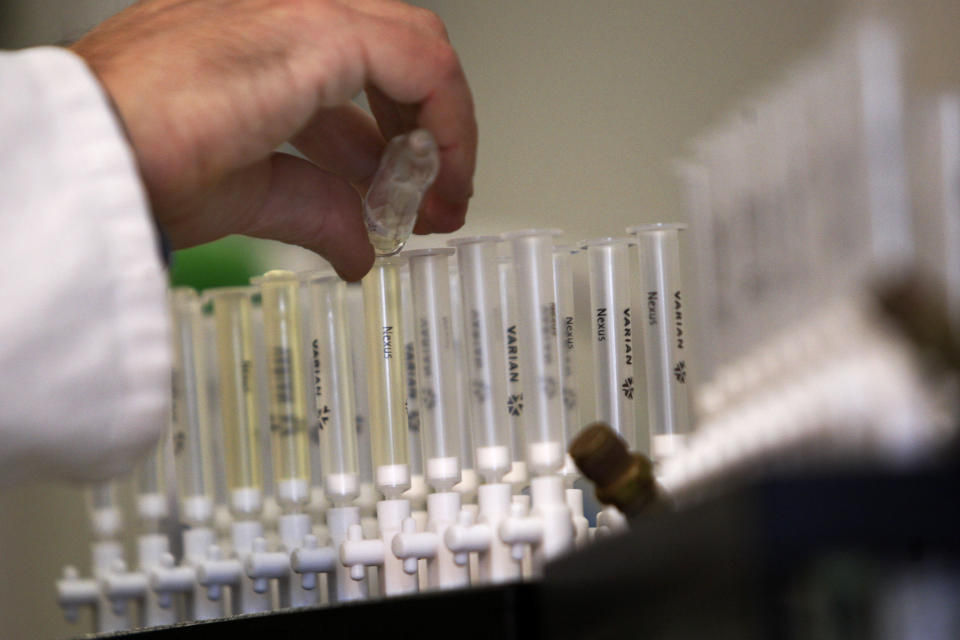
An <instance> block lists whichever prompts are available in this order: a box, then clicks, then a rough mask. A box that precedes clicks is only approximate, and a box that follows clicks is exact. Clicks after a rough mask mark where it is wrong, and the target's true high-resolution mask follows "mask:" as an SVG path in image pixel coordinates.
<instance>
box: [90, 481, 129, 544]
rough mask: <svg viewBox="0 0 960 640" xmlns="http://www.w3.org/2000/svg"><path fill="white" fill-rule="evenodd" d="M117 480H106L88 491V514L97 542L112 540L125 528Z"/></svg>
mask: <svg viewBox="0 0 960 640" xmlns="http://www.w3.org/2000/svg"><path fill="white" fill-rule="evenodd" d="M117 489H118V485H117V481H116V480H106V481H103V482H98V483H96V484H93V485H91V486H90V487H89V488H88V489H87V512H88V513H89V515H90V525H91V528H92V529H93V537H94V539H95V540H112V539H114V538H116V537H117V536H118V535H119V534H120V529H121V528H122V527H123V514H122V511H121V510H120V496H119V495H118V490H117Z"/></svg>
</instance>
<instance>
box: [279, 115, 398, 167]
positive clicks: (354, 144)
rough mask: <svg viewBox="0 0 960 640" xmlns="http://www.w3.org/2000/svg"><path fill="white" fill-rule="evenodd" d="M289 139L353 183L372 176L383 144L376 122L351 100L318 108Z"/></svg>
mask: <svg viewBox="0 0 960 640" xmlns="http://www.w3.org/2000/svg"><path fill="white" fill-rule="evenodd" d="M290 142H291V143H292V144H293V146H295V147H296V148H297V149H298V150H299V151H300V152H301V153H302V154H303V155H305V156H307V157H308V158H309V159H310V161H311V162H313V163H314V164H315V165H317V166H318V167H320V168H321V169H323V170H324V171H329V172H330V173H335V174H337V175H339V176H342V177H343V178H344V179H345V180H347V181H348V182H350V183H351V184H353V185H355V186H359V185H363V184H365V183H366V182H367V181H368V180H369V179H370V177H371V176H373V174H374V172H376V170H377V165H378V164H379V163H380V155H381V154H382V153H383V148H384V146H385V143H384V138H383V136H382V135H380V131H379V130H378V129H377V123H376V122H375V121H374V120H373V118H371V117H370V115H369V114H368V113H367V112H366V111H364V110H363V109H361V108H360V107H358V106H357V105H355V104H353V103H347V104H345V105H341V106H338V107H327V108H323V109H320V110H319V111H317V113H316V114H314V116H313V118H311V119H310V122H308V123H307V125H306V126H305V127H303V129H301V130H300V132H299V133H297V134H296V135H295V136H294V137H293V138H292V139H291V140H290Z"/></svg>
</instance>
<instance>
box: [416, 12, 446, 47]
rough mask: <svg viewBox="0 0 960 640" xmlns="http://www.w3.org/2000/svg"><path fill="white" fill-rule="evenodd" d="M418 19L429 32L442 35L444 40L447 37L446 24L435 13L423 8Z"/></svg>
mask: <svg viewBox="0 0 960 640" xmlns="http://www.w3.org/2000/svg"><path fill="white" fill-rule="evenodd" d="M419 20H420V22H421V23H422V24H423V26H424V27H425V28H426V29H428V30H429V31H430V32H431V33H434V34H436V35H438V36H440V37H442V38H443V39H444V40H446V39H447V26H446V25H445V24H444V22H443V19H442V18H441V17H440V16H438V15H437V14H436V13H434V12H433V11H430V10H429V9H423V10H421V12H420V16H419Z"/></svg>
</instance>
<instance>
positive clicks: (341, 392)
mask: <svg viewBox="0 0 960 640" xmlns="http://www.w3.org/2000/svg"><path fill="white" fill-rule="evenodd" d="M305 280H306V286H307V295H308V296H309V297H310V305H311V308H312V310H313V313H312V315H311V319H310V320H311V321H310V327H309V329H308V331H309V338H308V339H309V343H310V350H311V355H312V365H313V392H314V399H315V404H314V406H315V407H316V412H315V414H314V419H315V420H316V421H317V426H318V428H319V431H320V452H321V455H322V469H323V486H324V490H325V491H326V494H327V497H328V498H329V499H330V501H331V502H332V503H333V504H334V505H335V506H338V507H341V506H347V505H349V504H350V502H351V501H352V500H353V499H354V498H356V497H357V495H358V493H359V491H360V476H359V471H358V457H357V429H356V419H357V412H356V409H355V405H354V388H353V366H352V358H351V353H350V344H351V341H350V329H349V327H348V326H347V321H346V289H347V286H346V284H345V283H344V282H343V280H341V279H340V278H339V277H338V276H337V275H336V274H335V273H333V272H330V271H327V272H324V273H320V274H312V275H310V276H307V277H306V278H305Z"/></svg>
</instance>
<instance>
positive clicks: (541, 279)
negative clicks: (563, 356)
mask: <svg viewBox="0 0 960 640" xmlns="http://www.w3.org/2000/svg"><path fill="white" fill-rule="evenodd" d="M561 234H562V232H561V231H558V230H542V229H537V230H526V231H517V232H514V233H510V234H507V235H506V236H505V238H506V239H508V240H510V241H511V244H512V246H513V261H514V265H515V267H516V270H517V275H516V277H517V281H516V295H517V307H518V309H519V311H520V339H521V342H522V343H523V351H522V352H521V357H522V358H523V367H524V376H523V404H524V412H523V415H524V421H523V422H524V427H525V429H524V430H525V431H526V437H527V464H528V465H529V468H530V473H531V475H547V474H552V473H556V472H557V471H559V470H560V467H562V466H563V461H564V446H563V418H562V415H561V402H562V399H561V389H560V359H559V354H558V353H557V298H556V290H555V288H554V279H553V238H554V237H555V236H558V235H561Z"/></svg>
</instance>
